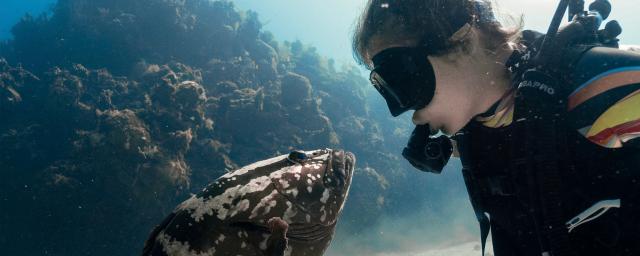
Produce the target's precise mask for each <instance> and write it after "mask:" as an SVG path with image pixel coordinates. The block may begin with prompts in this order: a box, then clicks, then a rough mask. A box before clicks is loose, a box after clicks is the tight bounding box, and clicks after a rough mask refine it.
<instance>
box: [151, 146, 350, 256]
mask: <svg viewBox="0 0 640 256" xmlns="http://www.w3.org/2000/svg"><path fill="white" fill-rule="evenodd" d="M354 167H355V157H354V156H353V154H352V153H350V152H346V151H343V150H331V149H324V150H314V151H307V152H304V151H294V152H292V153H291V154H289V155H282V156H278V157H274V158H270V159H266V160H263V161H259V162H257V163H253V164H251V165H248V166H245V167H243V168H240V169H238V170H235V171H233V172H230V173H228V174H225V175H224V176H222V177H220V178H218V179H217V180H216V181H215V182H213V183H211V184H209V185H208V186H207V187H206V188H205V189H203V190H202V192H200V193H198V194H197V195H194V196H192V197H191V198H190V199H188V200H186V201H184V202H182V203H181V204H180V205H178V207H176V209H175V210H174V211H173V212H172V213H171V214H170V215H169V216H168V217H167V218H166V219H165V220H164V221H162V223H161V224H160V225H159V226H157V227H156V228H155V229H154V230H153V231H152V232H151V235H150V237H149V239H148V240H147V241H146V242H145V246H144V250H143V253H142V255H157V256H160V255H168V256H173V255H175V256H178V255H180V256H182V255H230V254H237V255H323V254H324V251H325V250H326V249H327V248H328V247H329V243H330V242H331V239H332V238H333V234H334V232H335V228H336V224H337V221H338V218H339V217H340V214H341V212H342V208H343V205H344V203H345V200H346V198H347V193H348V192H349V186H350V185H351V178H352V176H353V171H354ZM287 240H288V243H287Z"/></svg>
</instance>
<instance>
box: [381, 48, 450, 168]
mask: <svg viewBox="0 0 640 256" xmlns="http://www.w3.org/2000/svg"><path fill="white" fill-rule="evenodd" d="M427 55H428V51H427V50H426V49H425V48H420V47H396V48H389V49H386V50H383V51H382V52H380V53H378V54H376V56H374V57H373V59H372V60H373V65H374V69H373V71H371V75H370V80H371V83H372V84H373V86H374V87H375V88H376V90H378V92H379V93H380V94H381V95H382V97H384V99H385V101H386V102H387V106H388V107H389V111H390V112H391V115H393V116H394V117H395V116H399V115H400V114H402V113H404V112H406V111H408V110H411V109H413V110H418V109H421V108H424V107H426V106H427V105H428V104H429V103H430V102H431V100H432V99H433V95H434V93H435V88H436V78H435V73H434V72H433V67H432V66H431V63H430V62H429V59H427ZM430 132H431V131H430V128H429V125H418V126H416V128H415V129H414V130H413V133H411V138H409V142H408V143H407V146H406V147H405V148H404V150H403V151H402V156H403V157H404V158H405V159H407V160H408V161H409V163H411V165H413V166H414V167H415V168H416V169H418V170H421V171H425V172H433V173H440V172H441V171H442V168H444V166H445V165H446V164H447V162H448V161H449V157H450V156H451V152H452V151H453V147H452V145H451V140H450V139H449V138H448V137H447V136H444V135H443V136H440V137H438V138H432V137H430V136H431V135H435V134H430Z"/></svg>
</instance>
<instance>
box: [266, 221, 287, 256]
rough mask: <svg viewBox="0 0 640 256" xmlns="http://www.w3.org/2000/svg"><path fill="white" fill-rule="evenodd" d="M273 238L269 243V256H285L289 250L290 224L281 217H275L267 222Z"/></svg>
mask: <svg viewBox="0 0 640 256" xmlns="http://www.w3.org/2000/svg"><path fill="white" fill-rule="evenodd" d="M267 226H268V227H269V231H271V236H270V237H269V240H268V241H267V253H266V255H267V256H284V252H285V250H287V245H288V241H289V240H288V239H287V229H289V223H287V222H286V221H284V220H282V219H281V218H279V217H273V218H271V219H269V221H268V222H267Z"/></svg>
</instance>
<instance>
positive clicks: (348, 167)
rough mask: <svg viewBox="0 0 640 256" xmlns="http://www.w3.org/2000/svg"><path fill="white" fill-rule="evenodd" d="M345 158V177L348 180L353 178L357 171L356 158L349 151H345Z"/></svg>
mask: <svg viewBox="0 0 640 256" xmlns="http://www.w3.org/2000/svg"><path fill="white" fill-rule="evenodd" d="M343 155H344V158H345V161H344V163H345V167H344V170H345V171H346V175H345V177H346V178H347V179H349V178H351V176H352V175H353V171H354V170H355V166H356V156H355V155H354V154H353V153H351V152H349V151H344V154H343Z"/></svg>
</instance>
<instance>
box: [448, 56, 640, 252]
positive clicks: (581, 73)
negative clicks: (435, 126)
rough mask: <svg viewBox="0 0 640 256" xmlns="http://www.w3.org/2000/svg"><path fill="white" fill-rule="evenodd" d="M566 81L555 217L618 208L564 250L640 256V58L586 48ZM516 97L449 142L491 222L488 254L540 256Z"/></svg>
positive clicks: (577, 233)
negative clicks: (609, 203)
mask: <svg viewBox="0 0 640 256" xmlns="http://www.w3.org/2000/svg"><path fill="white" fill-rule="evenodd" d="M567 77H568V80H567V81H570V84H568V85H567V86H569V87H570V91H571V92H572V93H571V94H570V95H569V96H568V99H567V100H568V108H567V119H566V123H565V124H566V125H564V126H563V127H562V128H561V129H560V131H558V133H559V134H561V135H560V136H564V138H563V139H564V141H566V143H565V144H566V147H564V150H563V151H562V152H560V153H559V154H560V155H559V159H560V162H559V166H560V168H559V172H560V173H559V174H560V175H559V176H560V182H561V195H562V196H561V198H560V201H561V203H562V204H561V205H562V209H561V212H562V218H563V219H564V220H566V221H568V220H570V219H572V218H574V217H575V216H576V215H578V214H580V213H581V212H583V211H585V210H586V209H587V208H589V207H591V206H592V205H594V204H595V203H597V202H600V201H603V200H613V199H620V201H619V202H620V207H619V208H611V209H609V210H608V211H606V212H605V213H604V214H602V215H601V216H600V217H598V218H595V219H594V220H592V221H590V222H586V223H584V224H581V225H579V226H578V227H576V228H574V229H573V230H572V231H571V232H567V233H568V234H567V236H568V245H566V246H567V247H568V248H569V249H570V251H571V252H572V253H573V254H572V255H625V256H626V255H640V54H637V53H632V52H627V51H622V50H618V49H614V48H605V47H595V48H591V49H590V50H589V51H588V52H587V53H586V54H584V55H582V57H581V58H580V59H579V61H578V62H577V65H575V66H574V68H573V69H572V71H571V74H569V76H567ZM517 97H519V96H518V94H517V93H516V90H515V89H513V90H512V91H510V92H509V93H507V94H506V95H505V96H504V97H503V98H502V99H501V100H500V101H499V102H497V103H496V104H495V105H494V106H493V107H492V108H491V109H490V111H488V112H487V113H484V114H482V115H480V116H478V117H476V118H475V119H474V120H472V121H471V122H470V123H469V124H468V125H467V126H466V127H465V128H464V129H463V130H462V132H461V133H459V136H457V137H456V138H455V139H456V141H457V143H458V147H459V149H460V154H461V160H462V163H463V168H464V170H463V171H464V172H465V176H466V177H465V182H466V183H467V184H466V185H467V187H468V189H469V192H470V197H471V199H472V202H473V203H474V207H477V208H479V209H480V210H481V211H482V212H486V213H487V214H488V215H489V217H490V218H489V219H490V226H491V237H492V240H493V250H494V255H495V256H511V255H516V256H526V255H536V256H540V255H541V253H542V252H543V251H544V250H543V249H542V248H544V247H548V240H546V238H545V237H544V235H543V232H541V229H544V227H542V225H541V217H540V214H538V213H539V212H541V211H542V210H541V209H540V204H539V200H540V198H539V197H537V196H536V189H537V187H536V186H535V185H533V183H535V182H536V180H535V179H532V178H531V172H532V171H533V172H535V170H531V169H530V168H527V166H529V163H527V161H526V158H525V155H526V154H527V152H526V149H527V147H526V146H525V145H524V144H525V143H526V141H527V139H526V138H525V137H526V135H525V134H526V132H525V127H524V123H525V122H521V119H522V118H521V115H522V113H519V111H521V110H520V109H519V108H518V106H517V102H518V101H517ZM529 139H531V137H529ZM543 200H544V199H543Z"/></svg>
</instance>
